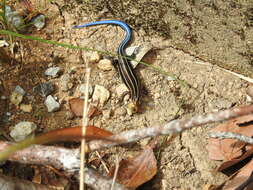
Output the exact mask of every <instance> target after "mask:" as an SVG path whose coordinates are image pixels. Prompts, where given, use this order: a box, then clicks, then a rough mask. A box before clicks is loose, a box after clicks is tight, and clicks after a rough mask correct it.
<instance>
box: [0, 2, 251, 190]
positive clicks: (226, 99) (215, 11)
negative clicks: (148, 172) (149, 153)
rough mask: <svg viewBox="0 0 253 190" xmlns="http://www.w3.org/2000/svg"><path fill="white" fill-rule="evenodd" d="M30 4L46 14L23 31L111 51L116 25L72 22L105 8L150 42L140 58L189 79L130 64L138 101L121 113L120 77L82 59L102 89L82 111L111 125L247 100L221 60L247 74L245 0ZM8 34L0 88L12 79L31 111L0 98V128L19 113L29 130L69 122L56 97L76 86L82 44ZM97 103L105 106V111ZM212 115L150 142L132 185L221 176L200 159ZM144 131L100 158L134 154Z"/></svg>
mask: <svg viewBox="0 0 253 190" xmlns="http://www.w3.org/2000/svg"><path fill="white" fill-rule="evenodd" d="M40 6H41V8H42V10H43V11H44V12H43V13H44V14H45V15H46V16H47V25H46V27H45V28H44V29H42V30H41V31H33V33H32V35H35V36H39V37H41V38H45V39H49V40H54V41H58V42H63V43H69V44H73V45H80V46H85V47H89V48H94V49H97V50H103V51H109V52H115V50H116V49H117V46H118V44H119V42H120V41H121V40H122V38H123V35H124V32H123V31H122V30H121V29H120V28H119V27H116V26H98V27H91V28H85V29H80V30H74V29H72V27H73V26H74V25H76V24H82V23H87V22H90V21H94V20H102V19H108V18H113V19H119V20H124V21H126V22H127V23H129V24H130V26H131V27H132V28H133V35H134V37H133V40H132V43H131V46H132V45H141V44H149V45H151V46H152V47H153V50H151V51H150V52H149V53H148V54H147V55H146V56H145V58H144V60H143V61H145V62H147V63H149V64H152V65H153V66H156V67H160V68H162V69H163V70H164V71H166V72H169V73H173V74H174V75H176V76H178V77H179V78H180V79H181V80H185V81H186V82H187V83H189V84H190V85H191V88H188V87H185V86H182V85H180V84H179V83H178V82H177V81H174V80H170V78H168V76H165V75H163V74H161V73H159V72H157V71H154V70H153V69H151V68H150V67H147V66H144V65H138V66H137V68H136V73H137V75H138V77H139V79H140V82H141V86H142V97H141V107H142V110H143V111H142V113H140V114H135V115H133V116H129V115H127V114H126V113H125V112H124V111H122V109H125V107H126V106H125V105H124V102H120V101H119V99H118V97H117V95H116V92H115V90H116V88H117V87H118V86H119V85H120V84H121V83H122V82H121V80H120V78H119V76H118V74H117V73H116V71H115V70H111V71H101V70H100V69H98V68H97V66H96V64H92V65H90V66H91V68H92V72H91V85H93V86H94V85H96V84H99V85H102V86H104V87H105V88H107V89H108V90H109V91H110V94H111V96H110V99H109V101H108V102H107V103H106V105H104V106H103V107H102V108H101V109H102V112H103V114H102V115H101V116H98V117H95V118H94V119H93V120H92V121H90V123H94V124H95V125H96V126H98V127H101V128H104V129H107V130H110V131H112V132H113V133H119V132H122V131H126V130H129V129H136V128H143V127H149V126H154V125H163V124H165V123H166V122H168V121H170V120H171V119H174V118H175V116H177V117H179V118H189V117H191V116H193V115H196V114H203V113H209V112H213V111H218V110H222V109H227V108H231V107H233V106H237V105H245V104H247V103H248V102H247V99H246V92H245V91H246V88H247V87H248V86H249V85H250V83H249V82H246V81H244V80H242V79H240V78H238V77H237V76H234V75H232V74H231V73H228V72H226V71H225V70H223V69H222V68H226V69H229V70H231V71H235V72H237V73H240V74H243V75H245V76H248V77H252V76H253V74H252V71H253V67H252V66H253V35H252V34H253V1H251V0H248V1H247V0H245V1H236V0H229V1H222V0H218V1H202V0H200V1H197V0H190V1H189V0H182V1H174V0H172V1H159V0H157V1H146V0H141V1H138V2H135V1H124V2H122V1H117V0H113V1H102V0H101V1H100V0H97V1H83V2H82V1H77V0H76V1H74V0H71V1H63V0H58V1H52V3H49V2H47V3H45V4H41V5H40ZM15 40H16V41H17V43H18V48H17V51H16V53H15V55H11V54H10V55H9V52H8V51H6V50H7V48H6V49H5V50H4V51H2V50H1V55H0V57H1V64H0V76H1V77H0V80H1V81H0V82H1V83H0V91H1V96H2V95H4V96H6V97H10V94H11V93H12V91H13V90H14V88H15V86H16V85H20V86H21V87H22V88H24V89H25V91H26V92H27V93H28V94H29V95H28V96H27V97H26V98H25V99H24V102H25V103H29V104H32V105H33V111H32V113H23V112H22V111H20V110H19V109H17V108H16V107H15V106H13V105H11V104H10V102H9V99H8V98H7V99H6V100H3V99H1V100H0V103H1V108H0V114H1V115H4V113H6V112H10V113H11V115H12V117H11V120H10V121H9V122H7V123H4V122H3V121H1V126H2V128H1V129H2V131H3V132H2V133H4V131H6V130H7V131H8V130H9V128H10V127H11V126H13V125H15V124H16V123H17V122H19V121H23V120H28V121H33V122H35V123H36V124H37V125H38V126H39V129H38V131H37V132H43V131H49V130H52V129H55V128H60V127H69V126H73V125H75V124H79V123H80V120H79V119H68V118H67V117H68V112H67V109H68V108H67V104H66V102H67V99H68V97H72V96H76V95H77V94H78V93H77V91H78V87H79V86H80V84H84V82H85V73H84V65H85V64H84V63H85V60H87V56H88V54H89V52H85V51H82V52H81V51H78V50H70V49H66V48H62V47H56V46H51V45H47V44H43V43H39V42H35V41H28V40H21V39H15ZM6 52H7V53H6ZM5 53H6V55H5ZM10 57H11V58H10ZM13 58H14V59H13ZM52 66H59V67H61V68H62V70H63V74H69V75H70V83H71V88H70V89H69V90H68V91H67V92H63V91H62V90H61V87H60V78H56V79H49V78H47V77H45V76H44V72H45V70H46V69H47V68H48V67H52ZM218 66H220V67H218ZM45 81H52V82H53V83H54V85H55V87H56V90H55V91H54V94H53V95H54V96H56V97H58V99H59V100H60V101H61V109H60V110H59V111H57V112H54V113H48V112H47V110H46V108H45V106H44V99H43V98H41V97H40V96H38V95H36V94H35V93H34V92H33V90H32V88H33V87H34V86H35V85H36V84H39V83H41V82H45ZM119 110H121V111H119ZM105 113H110V115H109V118H108V114H105ZM122 113H123V114H122ZM215 125H216V124H213V125H206V126H202V127H199V128H195V129H192V130H190V131H187V132H184V133H183V134H182V135H180V136H178V137H176V139H175V140H174V141H173V142H172V143H171V144H165V145H164V146H162V147H160V148H159V152H160V156H159V159H158V174H157V175H156V176H155V177H154V179H153V180H152V181H151V182H149V183H148V184H146V185H144V186H143V187H141V188H139V189H164V190H170V189H173V190H174V189H178V190H179V189H181V190H182V189H184V190H188V189H189V190H194V189H203V188H204V187H205V186H206V185H211V184H221V183H222V182H223V181H224V180H225V179H226V178H227V177H226V176H225V175H223V174H221V173H217V172H216V171H215V168H216V166H217V164H219V163H217V162H214V161H210V159H209V158H208V154H207V150H206V148H205V146H206V143H207V142H206V141H207V132H208V130H209V129H210V128H211V127H213V126H215ZM148 140H149V139H148ZM148 140H142V141H140V142H138V143H137V144H135V145H129V146H124V147H116V148H112V149H109V150H105V151H103V152H107V153H110V155H111V156H110V157H109V158H108V160H106V162H108V164H109V165H110V164H113V163H114V158H115V155H116V154H117V155H118V156H120V158H125V157H126V156H131V155H134V154H135V153H137V152H138V151H140V150H141V147H143V146H145V145H146V144H147V143H148Z"/></svg>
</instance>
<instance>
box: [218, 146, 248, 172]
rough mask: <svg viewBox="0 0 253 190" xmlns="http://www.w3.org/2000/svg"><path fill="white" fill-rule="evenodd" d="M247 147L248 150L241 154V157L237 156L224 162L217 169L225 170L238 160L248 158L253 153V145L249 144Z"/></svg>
mask: <svg viewBox="0 0 253 190" xmlns="http://www.w3.org/2000/svg"><path fill="white" fill-rule="evenodd" d="M245 149H246V151H245V153H244V154H243V155H242V156H240V157H239V158H235V159H232V160H228V161H225V162H223V163H222V164H221V165H220V166H219V167H218V169H217V171H223V170H225V169H227V168H229V167H231V166H233V165H235V164H237V163H238V162H240V161H242V160H244V159H245V158H247V157H249V156H251V155H252V154H253V146H252V145H247V146H246V148H245Z"/></svg>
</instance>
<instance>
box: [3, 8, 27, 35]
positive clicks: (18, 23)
mask: <svg viewBox="0 0 253 190" xmlns="http://www.w3.org/2000/svg"><path fill="white" fill-rule="evenodd" d="M5 17H6V19H7V22H8V23H9V24H11V25H12V26H13V27H15V28H16V30H18V31H19V32H24V31H25V29H26V27H24V26H26V25H25V22H24V19H23V18H22V17H21V16H20V15H19V14H18V12H17V11H13V10H12V9H11V7H10V6H8V5H6V6H5Z"/></svg>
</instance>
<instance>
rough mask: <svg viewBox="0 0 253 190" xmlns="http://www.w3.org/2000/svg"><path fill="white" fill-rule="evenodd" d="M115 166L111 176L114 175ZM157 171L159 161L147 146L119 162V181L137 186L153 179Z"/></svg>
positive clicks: (126, 184)
mask: <svg viewBox="0 0 253 190" xmlns="http://www.w3.org/2000/svg"><path fill="white" fill-rule="evenodd" d="M114 170H115V168H113V169H112V170H111V171H110V174H109V176H111V177H112V176H113V175H114ZM156 173H157V161H156V158H155V155H154V152H153V149H152V148H151V147H147V148H146V149H144V150H143V151H142V152H141V153H139V154H138V155H137V156H135V157H134V158H129V159H127V160H122V161H121V162H120V163H119V169H118V174H117V181H118V182H119V183H121V184H123V185H124V186H125V187H127V188H137V187H138V186H140V185H142V184H143V183H145V182H147V181H149V180H150V179H152V178H153V177H154V176H155V175H156Z"/></svg>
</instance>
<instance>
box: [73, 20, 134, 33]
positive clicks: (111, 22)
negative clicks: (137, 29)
mask: <svg viewBox="0 0 253 190" xmlns="http://www.w3.org/2000/svg"><path fill="white" fill-rule="evenodd" d="M100 24H115V25H118V26H120V27H121V28H122V29H124V30H125V31H126V32H127V34H131V28H130V27H129V26H128V25H127V24H126V23H125V22H122V21H120V20H102V21H95V22H90V23H87V24H82V25H77V26H74V27H73V28H83V27H89V26H94V25H100Z"/></svg>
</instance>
